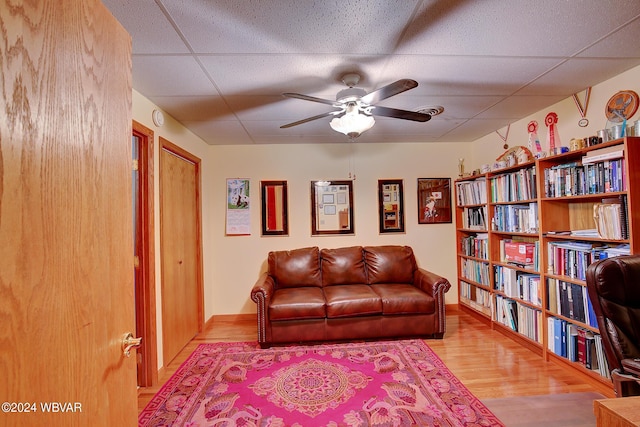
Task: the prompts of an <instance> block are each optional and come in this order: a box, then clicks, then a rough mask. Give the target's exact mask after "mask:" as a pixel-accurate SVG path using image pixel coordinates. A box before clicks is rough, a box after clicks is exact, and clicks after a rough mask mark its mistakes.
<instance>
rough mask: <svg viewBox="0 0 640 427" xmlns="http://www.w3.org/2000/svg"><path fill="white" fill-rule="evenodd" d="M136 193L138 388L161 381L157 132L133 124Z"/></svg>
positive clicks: (134, 251)
mask: <svg viewBox="0 0 640 427" xmlns="http://www.w3.org/2000/svg"><path fill="white" fill-rule="evenodd" d="M132 128H133V131H132V136H131V143H132V157H133V168H132V183H133V184H132V192H133V200H132V206H133V257H134V287H135V291H134V294H135V315H136V336H137V337H141V338H142V345H141V346H140V347H139V348H138V349H137V352H136V366H137V374H138V386H139V387H150V386H152V385H155V384H156V383H157V382H158V349H157V348H158V344H157V343H158V341H157V336H156V284H155V250H154V228H153V227H154V208H153V137H154V135H153V131H152V130H151V129H149V128H147V127H146V126H144V125H142V124H140V123H138V122H136V121H135V120H134V121H133V126H132Z"/></svg>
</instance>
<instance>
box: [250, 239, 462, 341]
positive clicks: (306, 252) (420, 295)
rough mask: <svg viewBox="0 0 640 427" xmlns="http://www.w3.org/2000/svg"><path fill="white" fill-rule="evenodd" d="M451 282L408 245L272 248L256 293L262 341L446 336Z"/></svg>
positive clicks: (255, 299)
mask: <svg viewBox="0 0 640 427" xmlns="http://www.w3.org/2000/svg"><path fill="white" fill-rule="evenodd" d="M450 287H451V285H450V283H449V281H448V280H447V279H445V278H444V277H441V276H438V275H436V274H434V273H431V272H429V271H426V270H424V269H422V268H419V267H418V265H417V263H416V259H415V256H414V254H413V250H412V249H411V248H410V247H409V246H365V247H362V246H353V247H345V248H338V249H322V250H320V249H319V248H318V247H310V248H302V249H295V250H289V251H274V252H269V257H268V270H267V271H266V272H264V273H263V274H262V275H261V276H260V278H259V279H258V281H257V282H256V283H255V285H254V286H253V289H252V291H251V299H252V300H253V301H254V302H255V303H256V304H257V305H258V342H259V343H260V345H261V346H262V347H269V346H271V345H273V344H281V343H297V342H322V341H342V340H361V339H374V338H396V337H431V338H442V337H443V335H444V332H445V305H444V294H445V292H447V291H448V290H449V288H450Z"/></svg>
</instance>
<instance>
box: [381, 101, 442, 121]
mask: <svg viewBox="0 0 640 427" xmlns="http://www.w3.org/2000/svg"><path fill="white" fill-rule="evenodd" d="M371 114H372V115H374V116H383V117H393V118H394V119H403V120H413V121H414V122H427V121H429V120H431V115H430V114H425V113H418V112H417V111H408V110H398V109H397V108H389V107H381V106H379V105H376V106H374V107H373V108H372V109H371Z"/></svg>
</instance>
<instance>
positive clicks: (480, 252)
mask: <svg viewBox="0 0 640 427" xmlns="http://www.w3.org/2000/svg"><path fill="white" fill-rule="evenodd" d="M460 252H461V253H463V254H464V255H466V256H472V257H476V258H482V259H489V235H488V234H487V233H478V234H476V235H470V236H464V237H462V238H461V239H460Z"/></svg>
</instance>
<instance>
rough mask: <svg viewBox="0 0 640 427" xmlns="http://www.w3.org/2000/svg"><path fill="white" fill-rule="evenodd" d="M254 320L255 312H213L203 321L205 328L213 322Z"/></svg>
mask: <svg viewBox="0 0 640 427" xmlns="http://www.w3.org/2000/svg"><path fill="white" fill-rule="evenodd" d="M249 320H253V321H255V320H256V313H240V314H214V315H213V316H211V317H210V318H209V320H207V321H206V323H205V328H207V327H210V326H211V324H212V323H214V322H246V321H249Z"/></svg>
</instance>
